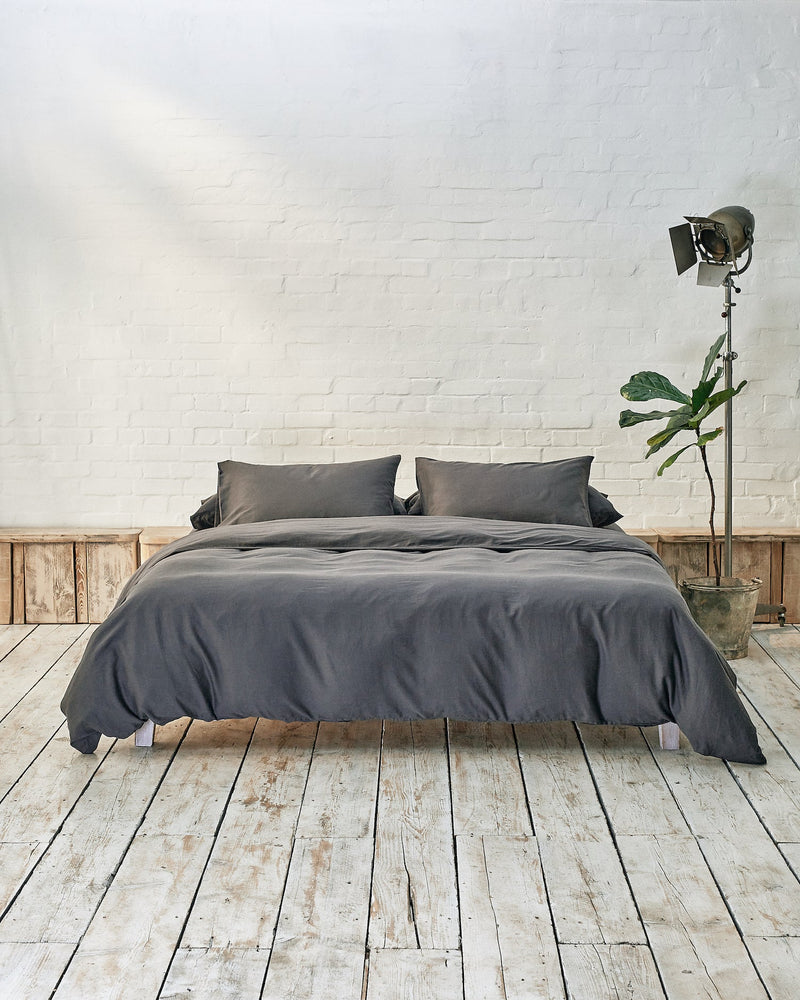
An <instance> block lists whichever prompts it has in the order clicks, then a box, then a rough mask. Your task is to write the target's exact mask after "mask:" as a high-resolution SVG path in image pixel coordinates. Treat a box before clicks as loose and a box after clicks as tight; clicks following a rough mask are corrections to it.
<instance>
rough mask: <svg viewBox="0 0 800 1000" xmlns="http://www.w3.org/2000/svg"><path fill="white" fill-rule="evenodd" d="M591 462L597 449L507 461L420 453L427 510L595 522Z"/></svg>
mask: <svg viewBox="0 0 800 1000" xmlns="http://www.w3.org/2000/svg"><path fill="white" fill-rule="evenodd" d="M591 464H592V456H591V455H584V456H581V457H580V458H565V459H562V460H561V461H557V462H511V463H507V464H501V463H499V462H487V463H483V462H442V461H438V460H436V459H433V458H418V459H417V463H416V465H417V486H418V487H419V493H420V499H421V503H422V513H423V514H428V515H437V514H439V515H455V516H458V517H488V518H494V519H496V520H500V521H531V522H537V523H543V524H576V525H580V526H582V527H587V528H590V527H592V519H591V515H590V513H589V497H588V489H589V469H590V467H591Z"/></svg>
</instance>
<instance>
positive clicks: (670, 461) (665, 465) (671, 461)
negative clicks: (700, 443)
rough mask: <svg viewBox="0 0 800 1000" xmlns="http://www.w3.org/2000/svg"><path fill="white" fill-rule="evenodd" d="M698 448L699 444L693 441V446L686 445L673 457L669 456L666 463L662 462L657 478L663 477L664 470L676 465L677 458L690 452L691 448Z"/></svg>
mask: <svg viewBox="0 0 800 1000" xmlns="http://www.w3.org/2000/svg"><path fill="white" fill-rule="evenodd" d="M696 446H697V442H696V441H692V443H691V444H687V445H684V447H683V448H679V449H678V451H676V452H675V453H674V454H673V455H670V456H669V458H668V459H667V460H666V462H662V463H661V465H660V466H659V468H658V472H657V473H656V475H657V476H660V475H662V473H663V472H664V469H668V468H669V467H670V466H671V465H674V464H675V459H676V458H678V457H679V456H680V455H682V454H683V453H684V452H685V451H688V450H689V449H690V448H694V447H696Z"/></svg>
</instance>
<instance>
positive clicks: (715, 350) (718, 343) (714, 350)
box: [700, 333, 727, 382]
mask: <svg viewBox="0 0 800 1000" xmlns="http://www.w3.org/2000/svg"><path fill="white" fill-rule="evenodd" d="M726 336H727V334H724V333H723V334H722V336H721V337H717V339H716V340H715V341H714V343H713V344H712V345H711V349H710V350H709V352H708V354H707V355H706V360H705V364H704V365H703V374H702V375H701V376H700V381H701V382H705V380H706V379H707V378H708V373H709V372H710V371H711V368H712V367H713V365H714V362H715V361H716V360H717V356H718V355H719V349H720V347H722V342H723V341H724V340H725V337H726Z"/></svg>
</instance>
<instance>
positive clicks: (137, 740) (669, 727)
mask: <svg viewBox="0 0 800 1000" xmlns="http://www.w3.org/2000/svg"><path fill="white" fill-rule="evenodd" d="M155 731H156V724H155V722H151V721H150V720H149V719H148V720H147V722H145V724H144V725H143V726H141V727H140V728H139V729H137V730H136V732H135V733H134V744H135V745H136V746H137V747H151V746H152V745H153V737H154V736H155ZM680 739H681V731H680V729H679V727H678V724H677V722H662V723H661V725H660V726H659V727H658V742H659V744H660V746H661V749H662V750H678V749H679V747H680Z"/></svg>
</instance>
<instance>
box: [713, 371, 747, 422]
mask: <svg viewBox="0 0 800 1000" xmlns="http://www.w3.org/2000/svg"><path fill="white" fill-rule="evenodd" d="M746 385H747V379H744V380H743V381H742V382H740V383H739V384H738V385H737V386H736V387H735V388H734V387H733V386H732V387H731V388H730V389H721V390H720V391H719V392H715V393H714V395H713V396H709V397H708V407H709V408H708V411H707V414H706V415H708V413H713V411H714V410H716V408H717V407H718V406H722V404H723V403H726V402H727V401H728V400H729V399H733V397H734V396H738V395H739V393H740V392H741V391H742V389H744V387H745V386H746Z"/></svg>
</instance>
